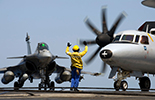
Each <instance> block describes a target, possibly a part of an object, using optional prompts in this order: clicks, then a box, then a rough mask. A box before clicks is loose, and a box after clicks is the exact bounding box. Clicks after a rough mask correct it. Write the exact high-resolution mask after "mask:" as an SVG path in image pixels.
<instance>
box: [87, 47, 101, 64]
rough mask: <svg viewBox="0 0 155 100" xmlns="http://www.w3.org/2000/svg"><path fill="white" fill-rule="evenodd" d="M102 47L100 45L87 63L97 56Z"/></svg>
mask: <svg viewBox="0 0 155 100" xmlns="http://www.w3.org/2000/svg"><path fill="white" fill-rule="evenodd" d="M101 48H102V47H99V48H98V49H97V50H96V51H95V53H94V54H93V55H92V56H91V57H90V58H89V59H88V60H87V61H86V64H88V63H90V62H91V61H92V60H93V59H94V57H95V56H96V54H97V53H98V52H99V51H100V50H101Z"/></svg>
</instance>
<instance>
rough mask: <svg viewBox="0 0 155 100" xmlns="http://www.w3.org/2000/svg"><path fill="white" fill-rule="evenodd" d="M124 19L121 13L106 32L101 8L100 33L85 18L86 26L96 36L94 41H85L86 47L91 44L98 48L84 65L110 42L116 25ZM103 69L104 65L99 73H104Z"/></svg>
mask: <svg viewBox="0 0 155 100" xmlns="http://www.w3.org/2000/svg"><path fill="white" fill-rule="evenodd" d="M124 17H125V13H121V14H120V15H119V17H118V19H117V20H116V22H115V23H114V24H113V26H112V27H111V29H110V30H108V28H107V21H106V7H103V8H102V32H100V31H99V30H97V29H96V28H95V26H94V25H93V24H92V23H91V21H90V20H89V19H88V18H86V20H85V23H86V25H87V26H88V27H89V28H90V29H91V31H93V33H95V35H96V40H91V41H86V42H87V44H88V45H92V44H98V45H99V47H98V48H97V50H96V51H95V52H94V53H93V54H92V55H91V57H90V58H89V59H87V60H86V64H89V63H90V62H91V61H92V60H93V59H94V57H95V56H96V54H97V53H98V52H99V51H100V50H101V48H102V47H104V46H106V45H107V44H109V43H111V42H112V40H113V37H114V33H115V30H116V29H117V27H118V25H119V24H120V22H121V21H122V20H123V18H124ZM81 43H83V42H82V41H80V44H81ZM105 68H106V64H105V63H104V64H103V67H102V71H101V72H102V73H104V72H105Z"/></svg>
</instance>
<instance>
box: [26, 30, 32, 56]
mask: <svg viewBox="0 0 155 100" xmlns="http://www.w3.org/2000/svg"><path fill="white" fill-rule="evenodd" d="M29 40H30V36H29V35H28V33H27V34H26V42H27V53H28V54H31V46H30V41H29Z"/></svg>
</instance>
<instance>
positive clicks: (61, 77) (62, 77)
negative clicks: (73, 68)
mask: <svg viewBox="0 0 155 100" xmlns="http://www.w3.org/2000/svg"><path fill="white" fill-rule="evenodd" d="M70 80H71V73H70V72H69V71H64V72H62V73H59V74H58V75H57V77H56V78H55V81H56V82H57V83H58V84H60V83H62V82H65V81H70Z"/></svg>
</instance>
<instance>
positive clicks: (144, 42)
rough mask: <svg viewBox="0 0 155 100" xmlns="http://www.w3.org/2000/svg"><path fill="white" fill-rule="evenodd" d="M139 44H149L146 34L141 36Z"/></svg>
mask: <svg viewBox="0 0 155 100" xmlns="http://www.w3.org/2000/svg"><path fill="white" fill-rule="evenodd" d="M140 43H141V44H149V40H148V37H147V36H142V37H141V40H140Z"/></svg>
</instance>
